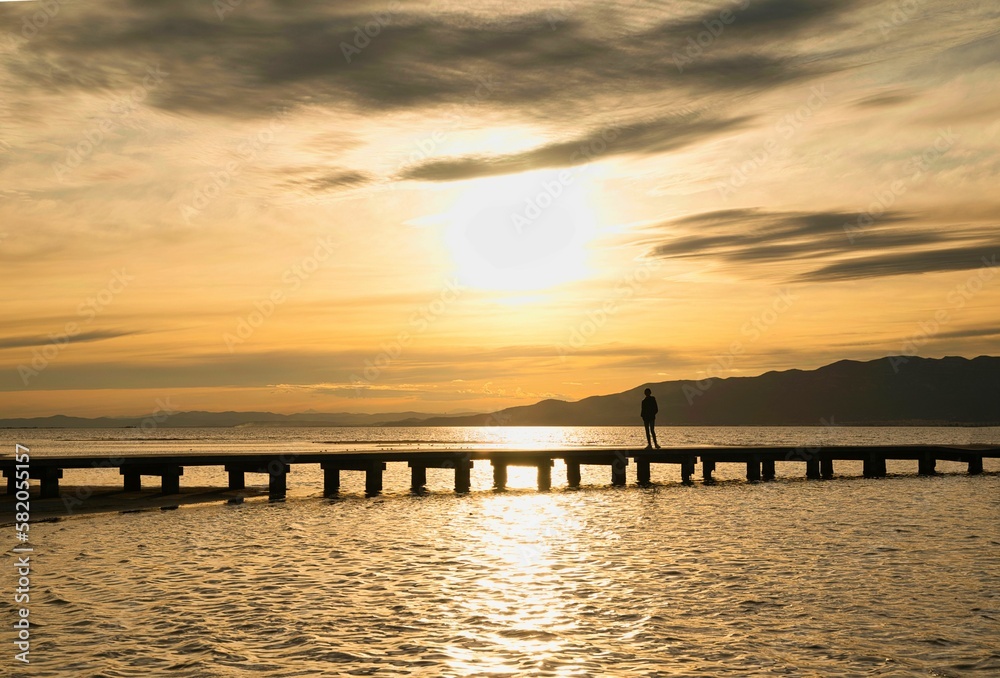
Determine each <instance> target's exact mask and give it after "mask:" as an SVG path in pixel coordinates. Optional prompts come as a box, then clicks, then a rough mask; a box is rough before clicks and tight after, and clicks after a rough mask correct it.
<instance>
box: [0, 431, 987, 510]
mask: <svg viewBox="0 0 1000 678" xmlns="http://www.w3.org/2000/svg"><path fill="white" fill-rule="evenodd" d="M984 458H1000V447H995V446H933V445H910V446H877V447H874V446H873V447H847V446H844V447H822V448H802V447H690V448H676V447H674V448H665V449H657V450H649V449H641V448H640V449H637V448H634V447H633V448H625V447H585V448H553V449H488V448H476V449H456V448H449V449H409V450H401V449H365V450H340V451H330V452H326V451H324V452H255V453H247V454H233V453H211V452H209V453H205V452H197V453H187V454H183V453H182V454H137V455H129V456H121V457H108V456H107V455H101V456H96V455H91V456H44V455H33V456H32V457H31V459H30V462H29V463H28V464H26V465H25V464H17V463H16V461H15V460H14V459H13V458H5V459H0V470H2V472H3V475H4V477H5V478H7V494H9V495H12V494H15V492H16V488H17V481H18V480H19V476H18V474H19V473H20V474H21V475H20V479H23V478H24V475H23V474H24V472H25V471H27V473H28V477H30V478H31V479H34V480H38V481H40V493H41V497H42V498H54V497H58V496H59V480H60V479H61V478H62V476H63V471H64V470H66V469H94V468H117V469H118V470H119V473H120V474H121V476H122V477H123V486H124V489H125V490H129V491H137V490H140V489H141V488H142V477H143V476H158V477H159V478H160V487H161V491H162V492H163V493H164V494H176V493H178V492H179V491H180V479H181V477H182V476H183V475H184V468H185V467H194V466H216V467H222V468H224V469H225V470H226V472H227V473H228V477H229V488H230V489H242V488H244V487H245V486H246V485H245V483H246V480H245V476H246V474H247V473H254V474H266V475H267V476H268V495H269V497H270V498H271V499H272V500H279V499H282V498H284V496H285V494H286V492H287V478H288V474H289V472H290V471H291V468H292V466H296V465H302V464H318V465H319V466H320V468H322V470H323V494H324V496H332V495H335V494H337V493H338V492H339V490H340V474H341V472H342V471H361V472H364V473H365V490H366V493H367V494H369V495H377V494H378V493H379V492H381V491H382V487H383V486H382V474H383V471H385V469H386V464H388V463H406V464H407V465H408V466H409V468H410V478H411V483H410V485H411V489H412V490H413V491H415V492H418V491H420V490H421V489H422V488H423V487H424V485H425V484H426V482H427V469H429V468H445V469H453V470H454V472H455V491H456V492H460V493H462V492H468V491H469V489H470V474H471V470H472V464H473V462H475V461H489V462H490V464H491V465H492V466H493V481H494V487H495V488H497V489H503V488H504V486H505V485H506V483H507V468H508V467H510V466H529V467H535V468H537V469H538V488H539V490H543V491H544V490H548V489H549V488H550V487H551V485H552V466H553V462H554V461H555V460H556V459H559V460H561V461H563V462H564V463H565V464H566V478H567V483H568V485H569V486H570V487H579V485H580V467H581V466H584V465H600V466H608V467H610V470H611V484H612V485H625V483H626V475H625V472H626V468H627V467H628V465H629V463H634V464H635V465H636V478H637V481H638V482H639V484H647V483H649V480H650V467H651V465H652V464H676V465H678V466H680V471H681V479H682V480H683V481H684V482H690V481H691V477H692V476H693V475H694V473H695V471H696V466H697V465H698V464H699V463H700V464H701V467H702V478H703V479H704V480H705V481H706V482H711V481H712V473H713V472H714V471H715V468H716V466H717V465H718V464H745V465H746V477H747V480H749V481H759V480H772V479H774V477H775V464H776V463H798V464H804V465H805V475H806V477H807V478H812V479H819V478H832V477H833V475H834V462H836V461H848V460H850V461H861V462H862V463H863V472H864V476H865V477H866V478H879V477H884V476H885V475H886V461H887V460H910V461H914V462H916V464H917V469H916V470H917V472H918V473H920V474H921V475H933V474H934V473H935V468H936V464H937V462H938V461H953V462H960V463H965V464H968V472H969V473H970V474H976V473H982V471H983V459H984Z"/></svg>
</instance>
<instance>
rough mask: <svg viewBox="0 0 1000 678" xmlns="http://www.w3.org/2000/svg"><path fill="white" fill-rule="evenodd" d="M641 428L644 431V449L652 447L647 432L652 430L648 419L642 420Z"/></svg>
mask: <svg viewBox="0 0 1000 678" xmlns="http://www.w3.org/2000/svg"><path fill="white" fill-rule="evenodd" d="M642 427H643V428H644V429H646V447H652V446H653V442H652V441H651V440H650V438H649V432H650V431H651V430H652V428H653V427H652V423H651V422H650V420H649V419H643V420H642Z"/></svg>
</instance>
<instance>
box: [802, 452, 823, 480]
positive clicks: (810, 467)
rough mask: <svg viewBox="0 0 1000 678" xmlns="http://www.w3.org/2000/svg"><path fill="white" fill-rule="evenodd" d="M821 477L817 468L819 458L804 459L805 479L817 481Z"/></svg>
mask: <svg viewBox="0 0 1000 678" xmlns="http://www.w3.org/2000/svg"><path fill="white" fill-rule="evenodd" d="M821 477H822V474H821V473H820V468H819V458H818V457H810V458H809V459H806V478H809V479H810V480H819V479H820V478H821Z"/></svg>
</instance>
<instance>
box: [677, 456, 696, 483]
mask: <svg viewBox="0 0 1000 678" xmlns="http://www.w3.org/2000/svg"><path fill="white" fill-rule="evenodd" d="M696 459H697V457H692V458H691V459H687V460H685V461H684V462H683V463H682V464H681V482H682V483H684V484H685V485H690V484H691V476H692V475H694V465H695V463H696V462H695V460H696Z"/></svg>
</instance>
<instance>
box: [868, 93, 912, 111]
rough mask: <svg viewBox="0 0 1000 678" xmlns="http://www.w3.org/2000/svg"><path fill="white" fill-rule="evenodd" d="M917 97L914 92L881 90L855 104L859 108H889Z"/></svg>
mask: <svg viewBox="0 0 1000 678" xmlns="http://www.w3.org/2000/svg"><path fill="white" fill-rule="evenodd" d="M916 98H917V95H916V94H915V93H913V92H905V91H892V92H881V93H879V94H873V95H872V96H867V97H865V98H863V99H860V100H858V101H857V102H856V103H855V104H854V105H855V106H858V107H859V108H889V107H891V106H897V105H899V104H905V103H906V102H908V101H913V100H914V99H916Z"/></svg>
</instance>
